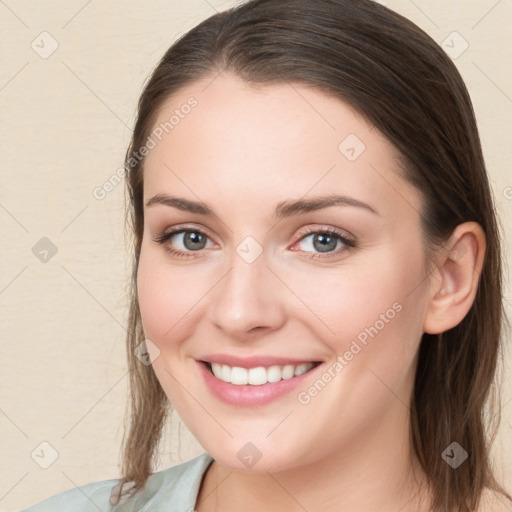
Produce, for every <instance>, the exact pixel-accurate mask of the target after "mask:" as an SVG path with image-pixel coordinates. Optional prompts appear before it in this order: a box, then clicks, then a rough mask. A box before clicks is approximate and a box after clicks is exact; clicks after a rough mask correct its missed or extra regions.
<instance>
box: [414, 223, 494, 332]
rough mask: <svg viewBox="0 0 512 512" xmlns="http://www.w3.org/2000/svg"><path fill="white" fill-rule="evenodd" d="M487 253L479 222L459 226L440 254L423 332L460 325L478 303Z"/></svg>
mask: <svg viewBox="0 0 512 512" xmlns="http://www.w3.org/2000/svg"><path fill="white" fill-rule="evenodd" d="M485 249H486V240H485V233H484V231H483V229H482V227H481V226H480V224H478V223H477V222H465V223H463V224H459V225H458V226H457V227H456V228H455V229H454V230H453V233H452V236H451V237H450V240H449V241H448V242H447V243H446V244H443V245H442V246H441V247H440V249H439V251H438V253H437V268H436V269H435V270H434V271H433V273H432V274H431V276H430V277H431V280H430V282H431V287H430V293H429V298H428V304H427V307H426V313H425V318H424V322H423V331H424V332H426V333H429V334H438V333H441V332H444V331H447V330H449V329H451V328H452V327H455V326H456V325H458V324H459V323H460V322H461V321H462V320H463V319H464V317H465V316H466V314H467V313H468V311H469V309H470V308H471V305H472V304H473V301H474V300H475V296H476V292H477V288H478V279H479V277H480V273H481V272H482V267H483V263H484V256H485Z"/></svg>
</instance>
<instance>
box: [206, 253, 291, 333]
mask: <svg viewBox="0 0 512 512" xmlns="http://www.w3.org/2000/svg"><path fill="white" fill-rule="evenodd" d="M267 264H268V263H267V260H266V258H265V257H264V254H261V255H260V256H259V257H258V258H257V259H256V260H255V261H253V262H252V263H248V262H246V261H245V260H244V259H242V258H241V257H240V256H239V255H238V254H234V255H233V258H232V265H231V269H230V270H229V271H228V272H227V274H226V275H225V276H224V278H223V279H222V280H221V282H219V283H218V285H217V286H216V287H215V293H214V294H212V297H211V299H212V300H211V306H210V308H209V317H210V321H211V322H212V323H213V325H215V327H216V328H217V329H219V330H221V331H223V333H224V335H225V336H227V337H230V338H233V339H236V340H239V341H244V340H248V339H254V337H255V336H256V337H259V336H264V335H268V334H269V333H271V332H273V331H275V330H276V329H279V328H280V327H281V326H282V325H283V324H284V323H285V321H286V308H285V305H284V303H283V301H284V300H285V293H284V290H283V284H282V283H281V282H280V281H279V279H278V278H277V277H276V276H275V275H274V273H273V272H272V271H271V270H270V269H269V268H268V267H267Z"/></svg>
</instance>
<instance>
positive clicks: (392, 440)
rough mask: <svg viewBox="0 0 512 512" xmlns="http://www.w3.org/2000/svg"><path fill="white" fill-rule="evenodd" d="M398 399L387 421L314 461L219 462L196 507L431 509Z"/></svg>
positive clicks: (298, 511) (249, 510) (205, 510)
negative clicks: (280, 464)
mask: <svg viewBox="0 0 512 512" xmlns="http://www.w3.org/2000/svg"><path fill="white" fill-rule="evenodd" d="M392 400H393V402H392V404H391V405H390V407H389V409H388V410H387V412H386V414H385V415H384V416H382V417H381V421H379V422H374V423H372V424H371V425H368V426H367V427H366V428H365V429H358V431H357V432H355V433H354V434H353V436H352V437H351V438H350V440H349V441H348V442H346V444H344V445H343V446H341V447H339V448H338V449H337V450H330V451H329V454H328V456H326V457H320V458H318V459H317V460H316V461H315V462H314V463H311V464H308V465H304V466H299V467H293V468H290V469H287V470H284V471H279V472H259V473H247V472H241V471H233V470H231V469H230V468H228V467H226V466H223V465H221V464H219V463H217V462H213V463H212V465H211V466H210V468H209V469H208V471H207V473H206V475H205V478H204V481H203V484H202V487H201V489H200V492H199V495H198V500H197V504H196V510H197V511H198V512H214V511H215V512H231V511H239V510H244V511H245V512H253V511H254V512H256V511H258V512H262V511H263V512H264V511H270V510H271V511H273V512H284V511H286V512H304V511H314V510H322V512H331V511H332V512H334V511H336V512H339V511H345V510H346V511H350V512H356V511H357V512H359V511H365V512H370V511H375V512H377V511H382V510H400V512H413V511H414V512H429V510H430V502H429V497H428V496H429V494H428V491H429V490H428V485H427V480H426V475H425V474H424V473H423V472H422V471H421V469H420V467H419V464H418V462H417V459H416V457H415V456H414V454H413V453H412V450H411V446H410V441H409V409H408V408H407V407H406V406H405V405H404V403H403V402H402V401H401V400H399V399H398V398H396V399H395V398H393V399H392Z"/></svg>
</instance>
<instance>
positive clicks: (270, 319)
mask: <svg viewBox="0 0 512 512" xmlns="http://www.w3.org/2000/svg"><path fill="white" fill-rule="evenodd" d="M146 146H147V150H149V154H148V155H147V157H146V160H145V167H144V205H145V206H144V217H145V218H144V223H145V224H144V237H143V242H142V250H141V255H140V263H139V268H138V283H137V284H138V296H139V302H140V308H141V315H142V320H143V326H144V332H145V335H146V338H147V339H148V340H150V342H148V346H149V352H150V354H151V355H152V357H155V359H154V360H153V363H152V364H153V368H154V371H155V373H156V375H157V377H158V379H159V381H160V383H161V385H162V387H163V389H164V390H165V393H166V394H167V396H168V398H169V400H170V402H171V403H172V404H173V405H174V407H175V409H176V410H177V412H178V414H179V415H180V417H181V418H182V419H183V421H184V422H185V424H186V425H187V426H188V428H189V429H190V431H191V432H192V433H193V434H194V435H195V437H196V438H197V439H198V441H199V442H200V443H201V444H202V446H203V447H204V448H205V450H206V451H207V452H208V453H210V454H211V455H212V456H213V457H214V458H215V459H216V460H217V461H219V462H221V463H223V464H225V465H228V466H230V467H232V468H235V469H241V470H251V469H252V468H253V467H254V469H253V470H254V471H268V470H274V471H276V470H282V469H286V468H293V467H298V466H299V465H303V464H309V463H314V462H317V461H320V460H322V459H325V458H327V457H332V456H335V455H336V454H343V456H344V457H345V459H344V460H348V459H347V458H348V457H350V456H352V455H351V454H353V455H354V456H355V454H356V453H357V456H359V457H360V456H361V454H362V453H364V452H362V451H361V450H362V449H367V450H370V449H371V448H372V447H375V443H376V442H379V443H381V444H382V443H385V444H386V445H388V446H390V447H392V446H396V445H397V444H396V443H401V442H402V441H403V440H404V438H405V436H406V435H407V432H408V430H407V429H408V423H407V421H408V417H409V402H410V393H411V389H412V385H413V378H414V373H415V362H416V354H417V350H418V346H419V342H420V339H421V335H422V333H423V320H424V317H425V312H426V306H427V302H428V294H429V288H428V279H427V275H426V270H425V259H424V252H423V246H422V234H421V231H420V223H419V222H420V216H419V212H420V210H421V196H420V194H419V192H418V191H417V190H416V189H414V188H412V187H411V186H410V185H409V184H408V183H407V182H405V181H404V180H403V179H402V178H401V177H400V176H399V174H398V166H397V162H396V155H395V152H394V149H393V147H392V146H391V145H390V144H389V143H388V142H387V141H386V140H385V139H384V137H383V136H382V135H381V134H380V133H379V132H378V131H377V130H376V129H375V128H373V127H372V126H370V125H369V124H368V123H367V122H365V121H364V120H363V119H362V118H361V117H360V116H358V115H356V114H355V112H354V111H353V110H352V109H351V108H349V107H348V106H347V105H346V104H344V103H342V102H341V101H340V100H338V99H334V98H332V97H329V96H327V95H325V94H324V93H322V92H319V91H318V90H315V89H312V88H310V87H306V86H304V85H298V84H293V85H291V84H279V85H259V86H255V85H249V84H248V83H245V82H243V81H242V80H241V79H240V78H238V77H236V76H234V75H232V74H227V73H225V74H222V75H220V76H218V77H217V78H215V76H214V75H212V76H210V77H209V78H208V79H207V80H204V81H202V82H201V83H196V84H194V85H191V86H187V87H186V88H184V89H182V90H181V91H180V92H179V94H176V95H175V96H174V97H172V98H171V99H170V100H168V101H167V102H166V103H165V104H164V106H163V108H162V109H161V110H160V111H159V114H158V119H157V120H156V123H155V126H154V130H153V133H152V135H151V141H150V140H149V139H148V142H147V144H146ZM142 152H143V153H144V151H142ZM335 196H336V197H339V198H342V199H336V200H334V199H333V198H334V197H335ZM324 199H328V200H329V201H326V202H325V203H324V202H323V201H324ZM148 202H149V203H150V205H147V203H148ZM171 231H176V233H175V234H174V235H171V236H170V237H167V239H166V240H165V241H164V242H163V243H160V242H158V241H155V239H158V238H159V237H160V238H161V237H162V236H163V235H164V234H169V233H170V232H171ZM171 250H175V251H180V252H181V253H182V254H179V253H178V254H176V253H171V252H170V251H171ZM205 361H206V362H210V363H211V362H214V363H216V365H215V373H216V374H217V377H216V376H214V375H213V374H212V373H211V371H210V369H209V366H208V365H207V364H206V363H205ZM309 363H311V364H309ZM141 364H142V363H141ZM312 366H313V367H312ZM306 370H307V371H306ZM304 371H305V373H302V374H301V375H298V374H300V373H301V372H304ZM295 374H297V376H293V377H292V375H295ZM245 379H249V383H248V384H243V383H244V382H245ZM229 380H232V381H233V382H231V383H229V382H225V381H229ZM268 380H270V381H271V382H268ZM250 382H252V383H253V384H250ZM378 440H379V441H378Z"/></svg>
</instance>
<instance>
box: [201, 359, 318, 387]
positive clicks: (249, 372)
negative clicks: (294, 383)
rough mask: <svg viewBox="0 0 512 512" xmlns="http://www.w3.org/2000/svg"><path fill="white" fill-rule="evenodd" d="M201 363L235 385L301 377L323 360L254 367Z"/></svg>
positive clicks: (267, 382)
mask: <svg viewBox="0 0 512 512" xmlns="http://www.w3.org/2000/svg"><path fill="white" fill-rule="evenodd" d="M201 363H203V364H204V365H205V366H206V367H207V369H208V370H209V371H210V373H211V374H212V375H213V376H214V377H216V378H217V379H219V380H221V381H223V382H226V383H228V384H232V385H235V386H246V385H250V386H262V385H264V384H270V383H276V382H279V381H282V380H290V379H293V378H295V377H299V376H301V375H304V374H305V373H308V372H310V371H311V370H313V369H314V368H316V367H317V366H318V365H320V364H321V363H322V362H321V361H311V362H308V363H300V364H286V365H271V366H256V367H253V368H242V367H240V366H229V365H227V364H220V363H213V362H209V361H201Z"/></svg>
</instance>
